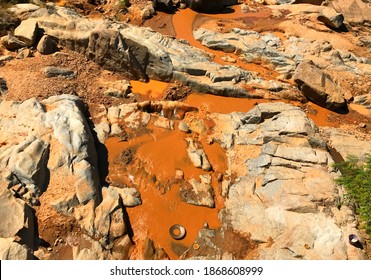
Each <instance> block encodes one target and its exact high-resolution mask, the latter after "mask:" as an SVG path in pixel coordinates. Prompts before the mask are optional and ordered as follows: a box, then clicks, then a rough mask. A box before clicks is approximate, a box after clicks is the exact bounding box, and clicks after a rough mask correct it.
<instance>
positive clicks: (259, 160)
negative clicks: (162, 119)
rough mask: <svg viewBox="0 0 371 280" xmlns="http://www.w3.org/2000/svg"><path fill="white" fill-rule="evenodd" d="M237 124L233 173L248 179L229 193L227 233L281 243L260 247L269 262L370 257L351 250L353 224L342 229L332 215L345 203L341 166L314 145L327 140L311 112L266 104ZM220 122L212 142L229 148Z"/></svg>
mask: <svg viewBox="0 0 371 280" xmlns="http://www.w3.org/2000/svg"><path fill="white" fill-rule="evenodd" d="M234 118H235V119H232V118H229V119H228V122H229V123H230V122H232V120H234V123H235V124H234V125H232V124H228V126H230V127H231V128H233V129H231V132H230V133H232V135H235V136H234V137H235V142H234V144H233V145H230V146H229V147H228V146H227V147H228V148H227V156H228V162H229V168H230V172H232V173H233V174H240V177H239V178H238V179H237V180H235V182H234V183H232V185H231V186H230V188H229V192H228V196H227V199H226V201H225V210H224V211H223V212H221V216H222V220H223V221H225V222H223V227H224V228H232V229H233V230H236V231H238V232H241V233H243V234H249V236H250V240H255V241H256V242H258V243H261V242H263V243H264V242H267V241H268V240H272V239H273V240H274V246H272V247H274V248H271V247H267V246H263V245H262V246H260V245H258V249H257V250H258V252H259V258H261V259H347V258H357V259H360V258H362V254H359V252H360V250H359V249H358V252H351V251H349V250H348V249H347V246H348V245H347V244H348V241H347V240H344V238H343V236H344V234H346V233H345V229H344V227H343V225H345V224H346V225H347V226H350V224H351V223H352V221H353V220H352V219H347V220H346V221H345V220H344V219H343V221H342V222H343V224H342V226H340V225H339V223H338V222H337V220H336V219H335V218H334V217H333V215H332V214H329V213H330V212H331V209H332V208H334V207H335V208H336V205H337V201H338V200H339V199H340V196H339V194H338V192H339V190H338V189H337V187H336V186H335V184H334V176H335V175H334V173H333V172H334V169H333V167H332V164H333V160H332V159H331V156H330V155H329V154H328V152H327V150H325V149H324V148H323V147H322V146H321V145H320V146H318V145H317V144H315V143H313V141H310V139H317V138H320V135H319V131H318V128H317V127H316V126H315V125H314V123H313V122H312V121H311V120H310V119H308V117H307V116H306V115H305V113H304V112H303V111H302V110H301V109H299V108H297V107H294V106H291V105H287V104H282V103H281V104H280V103H278V104H277V103H264V104H259V105H257V106H255V107H254V109H253V110H251V111H250V112H248V113H246V114H242V115H234ZM213 119H214V122H215V123H217V126H216V127H214V133H213V134H212V135H211V136H212V137H213V139H214V140H215V141H218V142H220V143H222V144H223V142H222V141H223V139H224V138H223V136H222V135H221V134H223V133H221V134H219V132H218V130H219V128H218V127H219V126H220V127H224V128H225V130H226V131H228V132H229V130H228V129H227V128H228V126H227V122H226V120H227V118H225V117H224V118H222V117H221V116H220V115H213ZM248 126H254V129H250V130H249V129H247V128H248ZM224 133H225V132H224ZM242 135H243V136H244V137H245V139H242ZM258 139H262V140H263V141H261V142H258V141H257V140H258ZM317 142H318V141H317ZM242 164H245V166H246V171H243V170H241V165H242ZM350 215H351V216H352V217H354V213H350Z"/></svg>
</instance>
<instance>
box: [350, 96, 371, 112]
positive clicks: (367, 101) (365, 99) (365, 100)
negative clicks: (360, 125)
mask: <svg viewBox="0 0 371 280" xmlns="http://www.w3.org/2000/svg"><path fill="white" fill-rule="evenodd" d="M353 102H354V103H355V104H359V105H363V106H365V107H366V108H367V109H371V94H364V95H359V96H355V97H354V100H353Z"/></svg>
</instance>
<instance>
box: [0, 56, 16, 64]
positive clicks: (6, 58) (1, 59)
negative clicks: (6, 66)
mask: <svg viewBox="0 0 371 280" xmlns="http://www.w3.org/2000/svg"><path fill="white" fill-rule="evenodd" d="M12 59H14V56H11V55H2V56H0V65H1V63H3V62H6V61H10V60H12Z"/></svg>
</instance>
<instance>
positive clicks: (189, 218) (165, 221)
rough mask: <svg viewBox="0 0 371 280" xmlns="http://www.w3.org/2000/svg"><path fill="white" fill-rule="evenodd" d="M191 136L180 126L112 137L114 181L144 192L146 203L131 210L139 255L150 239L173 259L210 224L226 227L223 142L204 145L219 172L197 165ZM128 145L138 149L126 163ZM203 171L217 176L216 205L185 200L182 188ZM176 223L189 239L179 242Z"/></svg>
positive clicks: (110, 158) (110, 155)
mask: <svg viewBox="0 0 371 280" xmlns="http://www.w3.org/2000/svg"><path fill="white" fill-rule="evenodd" d="M186 137H190V135H189V134H185V133H184V132H180V131H179V130H178V129H177V128H176V129H175V130H167V129H163V128H157V127H154V126H152V125H151V126H150V130H148V133H145V134H143V135H142V136H139V137H134V138H133V139H131V140H129V141H127V142H119V139H116V138H109V139H107V141H106V147H107V149H108V161H109V180H110V181H111V183H112V184H114V185H117V184H118V185H120V184H121V185H123V184H126V185H129V186H135V187H136V188H138V190H139V191H140V193H141V198H142V205H140V206H137V207H133V208H128V209H127V212H128V215H129V219H130V223H131V227H132V229H133V233H134V236H133V240H134V242H136V246H135V247H136V251H134V253H133V258H139V259H140V258H143V250H144V248H143V246H144V245H143V244H144V243H145V242H144V241H145V239H146V238H147V237H148V238H150V239H152V240H153V242H154V245H155V247H156V248H163V249H165V251H166V253H167V254H168V255H169V257H170V258H171V259H178V258H179V250H181V251H184V250H185V248H189V247H190V246H192V244H193V242H194V240H195V238H196V236H197V233H198V231H199V230H200V229H201V228H202V226H203V225H204V223H208V224H209V226H210V227H211V228H218V227H220V221H219V219H218V212H219V210H220V209H221V208H222V207H223V205H224V203H223V199H222V198H220V197H219V195H220V191H219V186H218V183H217V177H216V176H217V174H223V173H225V171H226V169H227V166H226V162H227V161H226V158H225V152H224V151H223V149H222V148H221V147H220V146H219V144H217V143H213V144H212V145H208V144H206V143H202V144H203V145H204V149H205V152H206V153H207V155H208V156H209V161H210V163H211V165H212V166H213V168H214V173H213V172H206V171H203V170H201V169H198V168H195V167H194V166H193V165H192V163H191V161H190V159H189V158H188V155H187V152H186V148H187V144H186V141H185V138H186ZM128 149H131V150H132V151H133V152H134V156H133V159H132V162H131V163H129V164H127V165H123V164H120V162H118V160H117V159H118V158H120V157H119V156H120V153H122V152H123V151H125V150H128ZM176 170H182V171H183V172H184V178H185V180H177V179H176V178H175V173H176ZM201 174H211V175H212V186H213V188H214V191H215V196H216V199H215V200H216V208H213V209H212V208H207V207H201V206H193V205H190V204H187V203H185V202H183V201H182V198H181V196H180V193H179V189H180V186H181V185H182V184H185V183H186V181H187V180H189V179H191V178H195V179H199V175H201ZM173 224H181V225H183V226H184V227H185V229H186V236H185V238H184V239H182V240H175V239H173V238H172V237H171V236H170V233H169V229H170V227H171V226H172V225H173ZM179 248H181V249H179Z"/></svg>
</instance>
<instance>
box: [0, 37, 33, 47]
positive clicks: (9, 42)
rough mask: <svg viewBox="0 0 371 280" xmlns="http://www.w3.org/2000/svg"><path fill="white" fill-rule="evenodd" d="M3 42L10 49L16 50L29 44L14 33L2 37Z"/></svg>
mask: <svg viewBox="0 0 371 280" xmlns="http://www.w3.org/2000/svg"><path fill="white" fill-rule="evenodd" d="M1 43H2V44H3V46H4V47H5V48H6V49H7V50H9V51H15V50H18V49H21V48H24V47H26V46H27V44H26V43H25V42H23V41H21V40H19V39H17V38H16V37H14V36H12V35H10V34H9V35H6V36H3V37H1Z"/></svg>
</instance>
